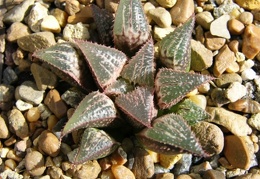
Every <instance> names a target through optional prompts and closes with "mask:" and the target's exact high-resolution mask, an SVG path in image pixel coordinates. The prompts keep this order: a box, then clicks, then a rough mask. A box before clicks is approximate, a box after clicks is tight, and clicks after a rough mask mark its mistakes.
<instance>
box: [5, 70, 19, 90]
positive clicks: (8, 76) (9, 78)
mask: <svg viewBox="0 0 260 179" xmlns="http://www.w3.org/2000/svg"><path fill="white" fill-rule="evenodd" d="M17 80H18V76H17V74H16V73H15V71H14V69H13V68H12V67H10V66H8V67H6V68H5V69H4V71H3V82H4V84H7V85H10V84H13V83H15V82H16V81H17Z"/></svg>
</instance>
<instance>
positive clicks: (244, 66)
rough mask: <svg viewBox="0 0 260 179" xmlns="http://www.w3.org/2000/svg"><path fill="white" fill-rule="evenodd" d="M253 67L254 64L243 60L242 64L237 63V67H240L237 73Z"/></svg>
mask: <svg viewBox="0 0 260 179" xmlns="http://www.w3.org/2000/svg"><path fill="white" fill-rule="evenodd" d="M254 65H255V62H254V61H253V60H251V59H248V60H244V61H242V62H240V63H239V66H240V70H239V72H242V71H244V70H246V69H250V68H252V67H253V66H254Z"/></svg>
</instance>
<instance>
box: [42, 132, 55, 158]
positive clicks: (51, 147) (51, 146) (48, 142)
mask: <svg viewBox="0 0 260 179" xmlns="http://www.w3.org/2000/svg"><path fill="white" fill-rule="evenodd" d="M38 148H39V150H41V151H43V152H44V153H46V154H47V155H49V156H51V157H56V156H57V155H58V154H59V152H60V141H59V139H58V138H57V137H56V136H55V135H54V134H53V133H52V132H49V131H47V130H45V131H43V132H42V133H41V134H40V136H39V139H38Z"/></svg>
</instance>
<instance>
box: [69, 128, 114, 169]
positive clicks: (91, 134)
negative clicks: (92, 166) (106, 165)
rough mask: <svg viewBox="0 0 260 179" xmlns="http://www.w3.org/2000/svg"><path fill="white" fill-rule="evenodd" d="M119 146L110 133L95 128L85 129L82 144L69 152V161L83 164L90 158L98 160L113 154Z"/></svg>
mask: <svg viewBox="0 0 260 179" xmlns="http://www.w3.org/2000/svg"><path fill="white" fill-rule="evenodd" d="M117 147H118V143H117V142H115V140H114V139H112V138H111V137H110V136H109V135H108V134H106V133H105V132H104V131H102V130H98V129H95V128H87V129H85V131H84V133H83V135H82V140H81V142H80V146H79V147H78V148H76V149H74V150H73V151H72V152H70V153H68V158H69V161H70V162H71V163H73V164H81V163H84V162H86V161H88V160H96V159H99V158H102V157H105V156H107V155H109V154H111V153H112V152H113V151H114V150H115V149H116V148H117Z"/></svg>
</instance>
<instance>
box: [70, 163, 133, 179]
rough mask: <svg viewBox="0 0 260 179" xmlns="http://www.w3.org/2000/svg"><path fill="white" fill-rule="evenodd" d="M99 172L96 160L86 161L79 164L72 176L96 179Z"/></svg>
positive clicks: (82, 178) (79, 178)
mask: <svg viewBox="0 0 260 179" xmlns="http://www.w3.org/2000/svg"><path fill="white" fill-rule="evenodd" d="M121 166H123V165H121ZM128 170H129V169H128ZM100 172H101V168H100V165H99V164H98V162H97V161H96V160H93V161H87V162H85V163H84V164H83V165H81V167H80V168H79V170H77V171H76V173H75V175H74V177H75V178H78V179H86V178H88V179H96V178H97V177H98V175H99V173H100ZM113 173H114V172H113ZM121 174H122V173H121ZM122 176H125V178H127V175H124V174H122Z"/></svg>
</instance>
